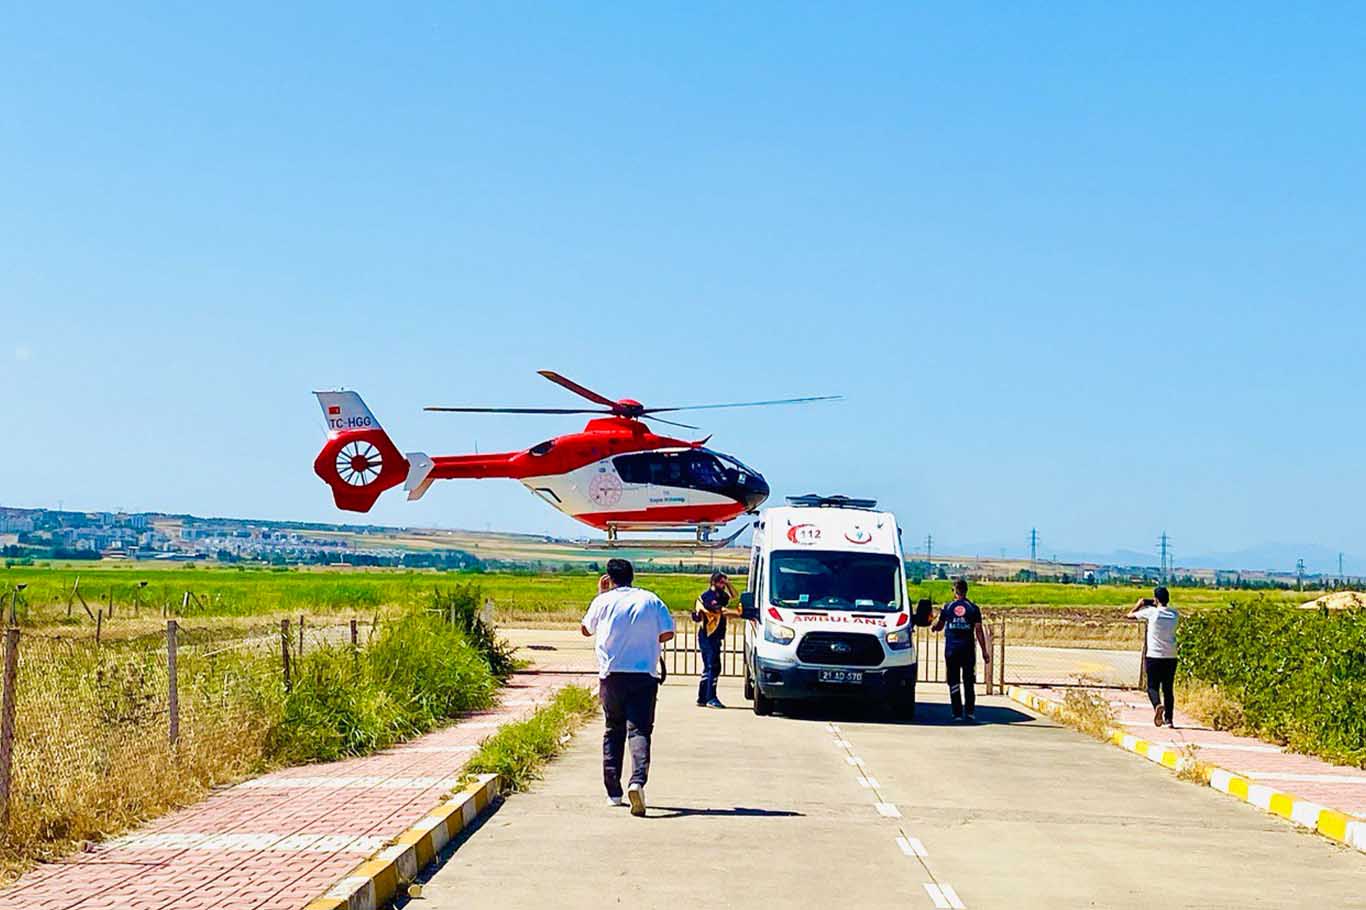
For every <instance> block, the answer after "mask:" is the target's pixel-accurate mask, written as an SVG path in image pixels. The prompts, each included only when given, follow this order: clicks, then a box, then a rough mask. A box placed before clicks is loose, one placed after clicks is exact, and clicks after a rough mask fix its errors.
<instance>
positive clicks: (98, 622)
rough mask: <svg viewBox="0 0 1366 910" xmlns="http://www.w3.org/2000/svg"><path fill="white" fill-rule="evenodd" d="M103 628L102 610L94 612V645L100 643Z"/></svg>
mask: <svg viewBox="0 0 1366 910" xmlns="http://www.w3.org/2000/svg"><path fill="white" fill-rule="evenodd" d="M103 628H104V608H103V607H101V608H100V609H98V610H96V611H95V644H96V645H98V644H99V643H100V631H101V630H102V629H103Z"/></svg>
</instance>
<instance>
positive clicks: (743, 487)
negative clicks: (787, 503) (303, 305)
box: [313, 370, 840, 546]
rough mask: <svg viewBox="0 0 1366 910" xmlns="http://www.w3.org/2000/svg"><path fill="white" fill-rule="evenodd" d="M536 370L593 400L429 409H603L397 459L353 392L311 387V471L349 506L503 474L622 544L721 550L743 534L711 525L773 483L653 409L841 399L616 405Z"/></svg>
mask: <svg viewBox="0 0 1366 910" xmlns="http://www.w3.org/2000/svg"><path fill="white" fill-rule="evenodd" d="M540 374H541V375H542V376H544V377H545V378H546V379H549V380H550V381H551V382H554V383H556V384H558V385H561V386H563V387H564V388H566V389H568V390H569V391H571V392H573V393H575V394H576V395H579V396H581V397H583V398H586V399H588V400H589V401H591V402H593V403H594V404H595V405H597V407H595V408H482V407H479V408H466V407H457V408H448V407H429V408H426V410H428V411H443V412H455V413H465V414H602V415H606V416H602V417H595V418H594V419H592V420H590V421H588V425H587V426H586V427H584V428H583V430H582V431H581V432H578V433H571V434H569V435H567V436H557V437H555V438H553V439H549V440H546V441H545V442H542V443H539V444H537V445H534V446H532V447H531V448H529V449H524V450H522V451H519V452H497V453H491V454H487V455H437V456H435V457H432V456H428V455H426V454H424V453H422V452H409V453H408V454H406V455H402V454H399V451H398V449H397V448H396V447H395V446H394V444H393V442H392V441H391V440H390V439H389V436H388V434H386V433H385V432H384V429H383V428H382V427H381V426H380V423H379V421H378V420H377V419H375V416H374V415H373V414H372V413H370V409H369V408H367V407H366V406H365V402H364V401H362V400H361V397H360V395H358V394H356V393H355V392H350V391H336V392H314V394H315V395H317V396H318V404H319V405H321V406H322V410H323V417H324V418H325V419H326V421H327V428H328V432H327V443H326V444H325V445H324V446H323V449H322V451H321V452H319V453H318V457H317V459H316V460H315V461H314V462H313V470H314V472H316V473H317V475H318V476H319V477H321V478H322V479H323V481H324V482H325V483H326V484H327V485H328V486H330V487H331V488H332V495H333V498H334V499H335V500H336V503H337V507H338V508H341V509H347V510H350V511H353V512H368V511H369V510H370V508H371V507H372V506H373V505H374V504H375V500H376V499H377V498H378V497H379V494H380V493H383V492H384V491H385V490H388V489H390V488H391V487H395V486H397V485H398V484H400V483H402V484H403V485H404V489H406V490H407V491H408V498H409V499H410V500H413V499H419V498H421V496H422V495H423V494H424V493H426V492H427V489H428V488H429V487H430V486H431V485H432V481H434V480H452V479H471V478H484V477H509V478H512V479H514V480H520V481H521V482H522V483H523V484H524V485H526V487H527V489H529V490H531V492H533V493H535V494H536V495H537V496H539V497H540V498H541V499H544V500H545V501H546V502H548V503H549V504H550V505H552V506H554V507H555V508H556V509H559V510H560V511H561V512H564V513H565V514H566V515H569V516H570V517H572V518H576V519H578V520H579V521H581V522H583V523H584V524H587V525H590V526H592V527H594V528H597V529H598V530H601V531H606V532H607V539H608V542H609V543H615V542H617V541H618V534H619V532H622V531H627V532H634V531H688V532H694V533H695V534H696V542H695V543H692V544H690V545H691V546H699V545H702V546H708V545H710V546H718V545H724V544H726V543H729V542H730V541H731V540H733V539H734V536H738V535H739V534H740V531H737V532H735V535H733V537H732V538H728V539H726V540H723V541H720V543H719V544H718V543H709V542H710V541H711V535H712V532H713V531H715V530H716V529H717V528H719V527H720V526H722V525H724V524H726V523H727V522H729V521H731V520H732V519H734V518H736V517H738V516H739V515H741V514H742V513H744V512H751V511H754V510H756V509H757V508H758V507H759V505H760V504H761V503H763V501H764V500H765V499H767V498H768V493H769V489H768V483H767V482H766V481H765V480H764V478H763V475H761V474H760V473H759V472H758V471H755V470H754V469H753V468H750V467H747V466H746V465H745V464H744V463H743V462H741V461H740V460H739V459H737V458H735V457H733V456H731V455H726V454H724V453H722V452H717V451H715V450H713V449H708V448H706V442H707V439H702V440H699V441H696V442H688V441H686V440H682V439H674V438H672V437H669V436H660V435H658V434H656V433H655V432H654V431H653V430H651V429H650V428H649V427H648V426H646V425H645V423H644V420H653V421H657V422H659V423H665V424H669V425H670V426H677V427H682V428H684V429H689V430H695V429H697V427H694V426H690V425H688V424H684V423H675V422H674V421H671V420H666V419H664V418H662V417H656V416H654V415H656V414H659V413H664V412H674V411H691V410H707V409H714V408H743V407H761V406H767V405H778V404H798V403H801V402H810V401H828V400H833V399H836V398H839V397H840V396H838V395H824V396H817V397H812V398H784V399H779V400H774V401H744V402H732V403H729V404H706V405H693V406H690V407H671V408H647V407H645V406H644V405H642V404H641V403H640V402H638V401H635V400H633V399H630V398H623V399H621V400H619V401H613V400H612V399H610V398H607V397H606V396H603V395H599V394H598V393H597V392H594V391H592V390H591V389H587V388H584V387H583V386H581V385H579V384H578V383H576V382H574V381H572V380H570V379H566V378H565V377H563V376H561V375H560V374H558V373H555V372H552V371H550V370H541V371H540ZM709 438H710V437H708V439H709ZM740 530H741V531H743V530H744V529H743V528H741V529H740ZM652 545H657V544H652Z"/></svg>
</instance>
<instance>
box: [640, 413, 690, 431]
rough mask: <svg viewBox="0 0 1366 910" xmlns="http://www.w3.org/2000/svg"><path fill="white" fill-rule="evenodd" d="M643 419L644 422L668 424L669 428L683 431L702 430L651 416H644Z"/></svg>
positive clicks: (688, 424)
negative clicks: (678, 428)
mask: <svg viewBox="0 0 1366 910" xmlns="http://www.w3.org/2000/svg"><path fill="white" fill-rule="evenodd" d="M645 419H646V420H653V421H655V422H657V423H667V424H668V425H669V426H671V427H682V428H683V429H685V430H700V429H702V428H701V427H695V426H693V425H692V424H690V423H679V422H678V421H676V420H665V419H664V418H663V417H654V416H652V415H650V414H646V415H645Z"/></svg>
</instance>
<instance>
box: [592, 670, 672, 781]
mask: <svg viewBox="0 0 1366 910" xmlns="http://www.w3.org/2000/svg"><path fill="white" fill-rule="evenodd" d="M658 694H659V680H657V679H655V678H654V677H653V676H651V675H650V674H649V673H609V674H608V675H607V678H606V679H603V680H600V681H599V683H598V698H599V699H600V700H601V701H602V713H603V716H604V717H605V718H606V721H607V729H606V730H605V731H604V732H603V734H602V782H603V784H605V785H606V787H607V795H608V796H616V797H619V796H621V770H622V763H623V762H624V761H625V759H626V746H627V744H628V743H629V744H630V747H631V783H633V784H640V785H641V786H644V785H645V779H646V778H647V777H649V776H650V734H652V733H654V730H655V698H656V696H657V695H658Z"/></svg>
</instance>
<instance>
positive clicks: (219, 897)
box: [0, 674, 589, 910]
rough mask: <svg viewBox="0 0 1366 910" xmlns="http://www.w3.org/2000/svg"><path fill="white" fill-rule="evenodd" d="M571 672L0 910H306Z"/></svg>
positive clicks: (80, 858)
mask: <svg viewBox="0 0 1366 910" xmlns="http://www.w3.org/2000/svg"><path fill="white" fill-rule="evenodd" d="M587 681H589V680H588V678H585V677H582V676H574V675H536V674H519V675H517V676H516V677H514V678H513V680H512V681H511V683H510V684H509V685H508V686H507V687H506V688H505V689H504V690H503V698H502V702H501V704H500V706H499V707H498V708H495V709H493V710H490V711H484V712H480V713H478V714H474V715H471V716H470V717H468V718H466V719H464V720H462V721H461V722H460V723H458V724H455V725H454V726H451V727H447V728H446V729H444V730H438V731H436V732H434V733H429V734H427V735H426V736H423V737H419V738H418V739H415V740H412V741H411V742H408V743H405V744H403V745H401V746H397V747H395V748H393V749H389V750H387V751H384V752H380V753H377V754H375V755H371V756H367V757H365V758H355V759H348V760H346V761H339V762H332V763H329V764H318V765H306V766H302V767H296V768H288V769H285V770H282V771H277V772H275V773H273V774H267V775H265V776H263V777H258V778H255V779H253V780H249V781H246V782H244V783H241V784H238V785H237V786H234V787H230V788H227V789H224V790H220V791H218V792H216V793H214V794H212V795H211V796H209V797H208V798H207V799H204V800H203V801H201V802H199V803H197V804H195V805H193V806H189V807H187V808H185V809H181V810H179V811H176V812H172V813H170V814H169V815H165V816H162V817H161V818H159V819H157V820H156V821H154V822H152V823H150V824H148V825H146V826H144V827H142V828H140V829H138V830H136V831H134V832H132V833H131V834H128V835H126V836H124V837H120V838H118V839H116V840H112V841H108V842H106V843H103V844H100V845H97V846H95V847H94V848H93V849H91V850H89V851H87V852H85V853H79V854H76V855H74V856H70V857H67V858H65V859H63V860H61V861H58V862H54V863H48V864H44V865H42V866H39V867H38V868H36V869H34V870H33V871H31V872H29V873H28V874H27V875H25V876H23V877H22V878H20V879H19V880H18V881H17V882H15V883H14V884H13V885H11V886H10V887H8V888H6V889H4V890H3V891H0V910H11V908H12V910H19V908H25V910H97V908H108V910H158V908H168V910H169V908H173V907H174V908H177V910H181V908H201V907H202V908H209V907H212V908H215V910H230V908H237V910H274V908H280V910H285V908H298V907H302V906H303V905H304V904H305V903H307V902H308V901H309V900H311V899H312V898H314V897H316V896H318V895H319V894H321V893H323V892H324V891H326V890H327V889H328V888H329V887H331V886H332V885H333V884H335V883H336V882H337V880H338V879H340V878H341V877H342V876H343V875H345V874H346V873H347V872H348V871H350V870H351V868H352V867H354V866H355V865H356V864H357V863H358V862H360V861H361V860H363V859H364V858H365V857H366V856H368V855H369V854H371V853H373V852H374V851H375V850H377V849H378V848H379V847H380V846H382V845H383V844H384V843H385V842H387V841H388V840H389V839H391V838H393V837H394V836H396V835H398V834H399V833H401V832H402V831H403V830H405V829H406V828H408V827H409V826H410V825H411V824H412V823H413V822H415V821H417V820H418V819H419V818H421V817H422V816H423V815H425V814H426V813H427V812H428V810H430V809H431V808H432V807H434V806H435V805H436V804H437V803H438V802H439V801H440V800H441V797H442V796H443V795H444V794H445V793H446V791H448V790H449V789H450V788H451V787H452V785H453V784H454V783H455V776H456V775H457V774H458V773H459V771H460V768H461V767H462V766H463V765H464V764H465V762H466V761H467V760H468V758H469V755H470V753H472V752H473V751H474V750H475V749H476V748H477V745H478V743H479V741H480V740H482V739H484V738H486V737H487V736H489V734H491V733H492V732H493V731H494V730H496V729H497V728H498V727H500V726H502V725H503V724H505V723H508V722H510V721H514V720H518V719H520V718H522V717H525V716H526V715H527V714H530V713H531V712H532V711H533V710H535V707H536V706H537V705H539V704H541V703H543V702H545V701H546V700H548V699H549V698H550V697H551V696H552V695H553V694H554V693H555V691H556V690H558V689H559V688H560V687H561V686H564V685H566V684H568V683H573V682H587Z"/></svg>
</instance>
